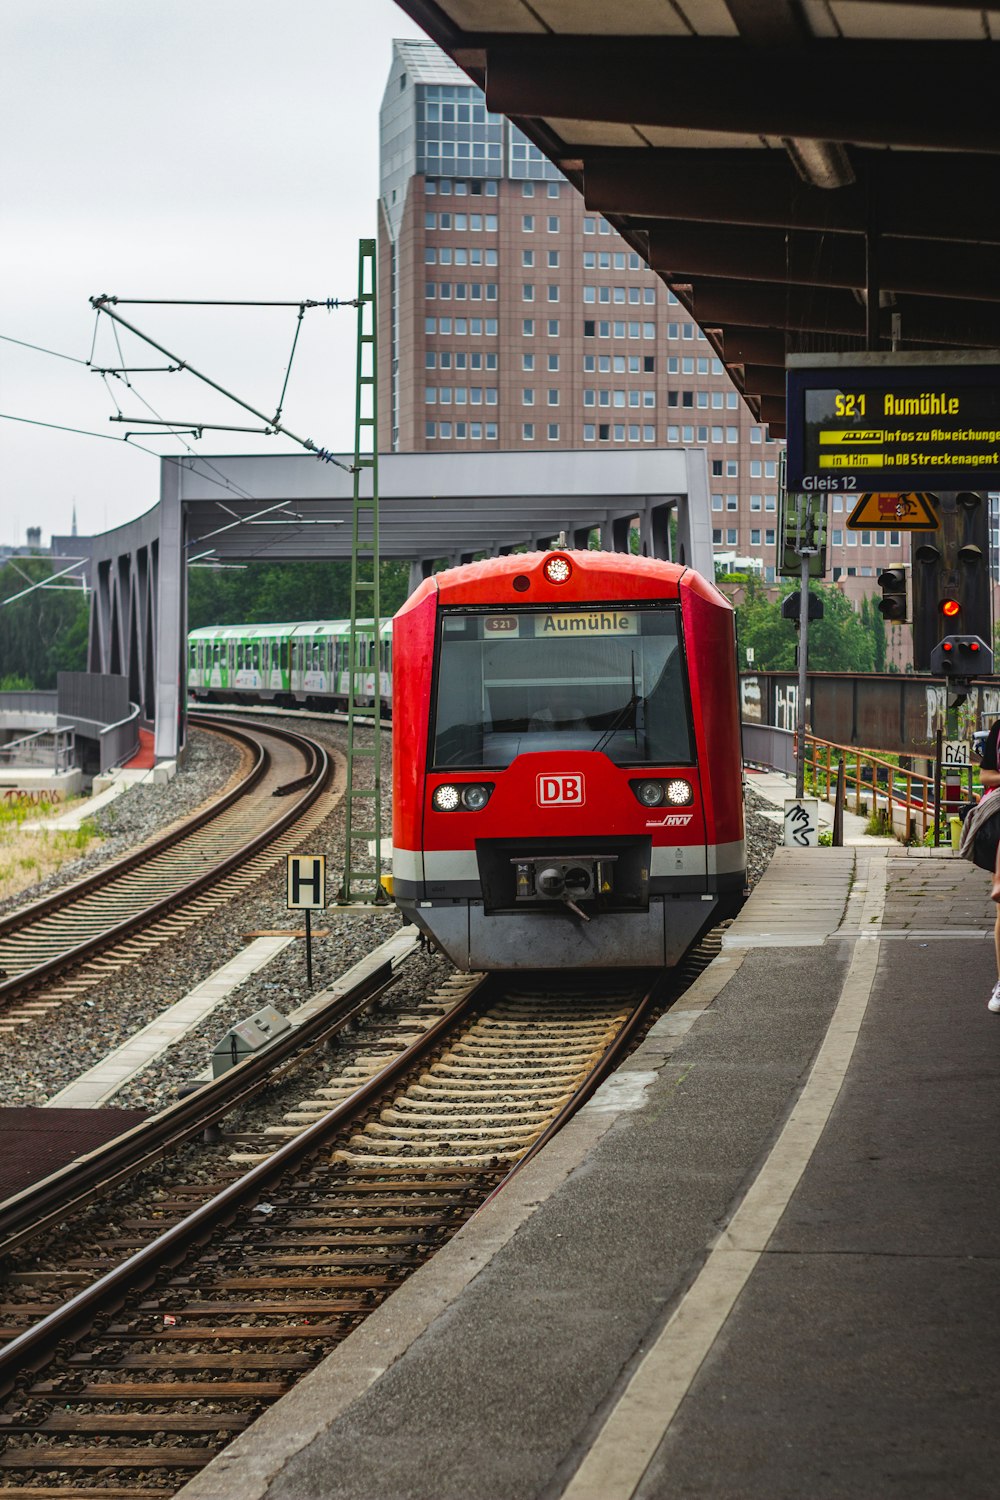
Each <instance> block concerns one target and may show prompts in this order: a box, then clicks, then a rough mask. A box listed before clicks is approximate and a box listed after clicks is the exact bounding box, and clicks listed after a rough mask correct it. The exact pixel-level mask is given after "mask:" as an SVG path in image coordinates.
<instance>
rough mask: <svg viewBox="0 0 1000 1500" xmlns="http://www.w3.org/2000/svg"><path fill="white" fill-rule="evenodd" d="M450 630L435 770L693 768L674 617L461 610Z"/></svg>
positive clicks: (440, 666) (595, 610) (609, 608)
mask: <svg viewBox="0 0 1000 1500" xmlns="http://www.w3.org/2000/svg"><path fill="white" fill-rule="evenodd" d="M439 629H440V635H439V642H438V663H437V683H436V694H435V719H434V728H433V735H432V741H431V760H432V764H433V765H434V766H440V767H443V766H475V767H483V768H490V767H492V768H502V767H505V766H508V765H510V763H511V761H513V760H514V758H515V757H516V756H518V755H524V754H528V753H530V752H532V751H537V750H596V751H601V752H603V753H604V754H605V755H607V756H608V757H609V759H611V760H612V761H614V762H615V763H616V764H617V765H644V764H649V763H655V764H683V763H684V762H690V761H691V760H692V759H693V756H692V745H691V728H690V716H689V712H688V702H687V691H686V686H685V672H684V661H683V655H682V652H681V643H680V630H679V621H678V611H677V609H676V608H675V607H671V606H661V607H659V608H648V607H647V608H642V609H631V608H622V607H621V606H619V605H597V606H593V607H591V608H588V609H584V608H581V607H580V606H576V607H574V608H573V609H563V610H554V609H530V610H528V609H521V610H504V611H494V612H485V611H481V610H477V611H472V610H461V609H454V610H444V611H442V614H441V618H440V627H439Z"/></svg>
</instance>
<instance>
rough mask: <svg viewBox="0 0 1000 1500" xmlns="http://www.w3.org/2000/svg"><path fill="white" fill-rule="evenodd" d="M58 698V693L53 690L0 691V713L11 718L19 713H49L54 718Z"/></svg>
mask: <svg viewBox="0 0 1000 1500" xmlns="http://www.w3.org/2000/svg"><path fill="white" fill-rule="evenodd" d="M58 698H59V695H58V693H51V692H49V693H43V692H35V691H29V692H11V693H8V692H3V693H0V714H3V715H10V717H11V718H13V717H14V716H15V715H17V714H31V715H32V716H34V715H36V714H48V715H51V717H52V718H53V719H54V718H55V716H56V708H57V704H58Z"/></svg>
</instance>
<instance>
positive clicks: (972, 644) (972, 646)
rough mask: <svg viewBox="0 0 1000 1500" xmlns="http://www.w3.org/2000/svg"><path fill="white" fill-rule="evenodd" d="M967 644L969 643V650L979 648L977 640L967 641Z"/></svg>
mask: <svg viewBox="0 0 1000 1500" xmlns="http://www.w3.org/2000/svg"><path fill="white" fill-rule="evenodd" d="M968 645H969V650H970V651H978V650H979V642H978V641H969V643H968Z"/></svg>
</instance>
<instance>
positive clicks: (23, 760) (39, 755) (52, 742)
mask: <svg viewBox="0 0 1000 1500" xmlns="http://www.w3.org/2000/svg"><path fill="white" fill-rule="evenodd" d="M75 739H76V733H75V731H74V730H73V729H39V730H36V732H35V733H34V734H25V735H22V736H21V738H20V739H18V740H9V741H8V742H7V744H6V745H3V746H2V747H0V766H17V767H18V768H19V769H29V768H30V769H32V770H43V771H69V770H72V768H73V765H74V763H75V756H74V742H75Z"/></svg>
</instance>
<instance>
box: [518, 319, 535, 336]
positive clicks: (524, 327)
mask: <svg viewBox="0 0 1000 1500" xmlns="http://www.w3.org/2000/svg"><path fill="white" fill-rule="evenodd" d="M534 331H535V320H534V318H525V319H524V321H523V322H522V324H521V334H522V336H523V337H524V338H526V339H530V338H531V336H532V334H533V333H534Z"/></svg>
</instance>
